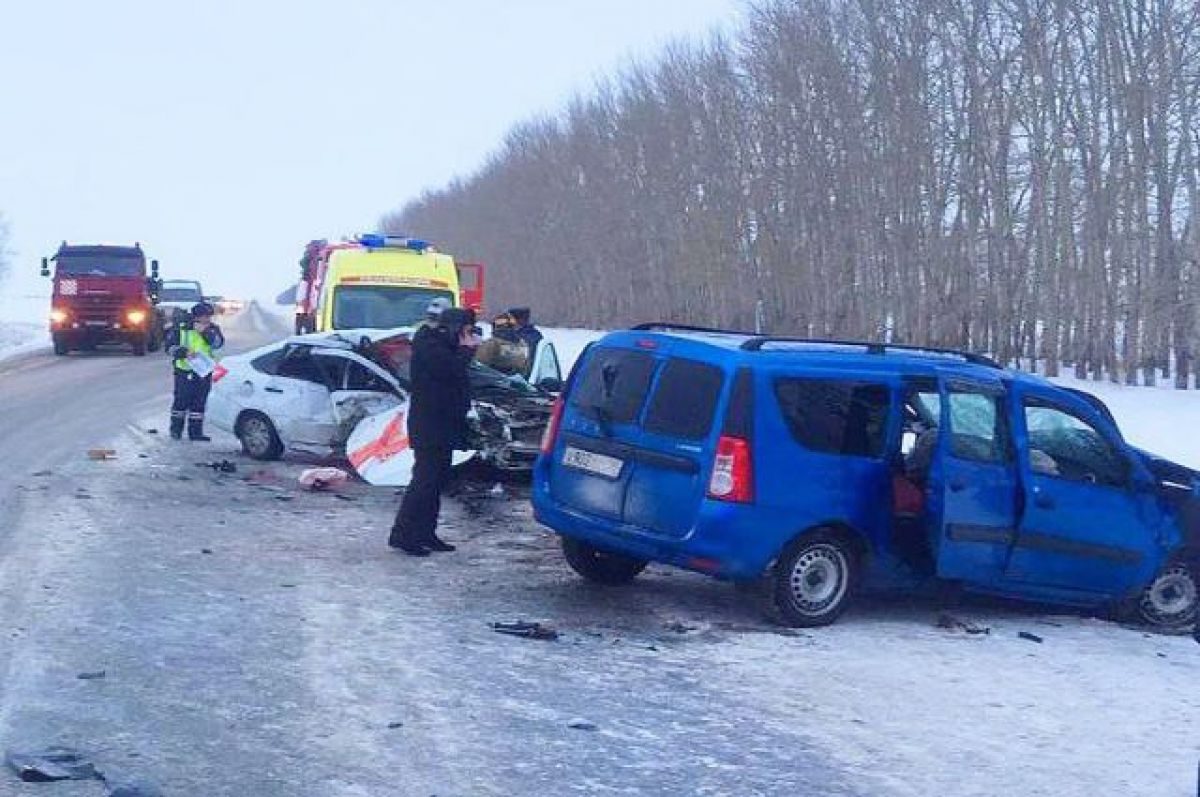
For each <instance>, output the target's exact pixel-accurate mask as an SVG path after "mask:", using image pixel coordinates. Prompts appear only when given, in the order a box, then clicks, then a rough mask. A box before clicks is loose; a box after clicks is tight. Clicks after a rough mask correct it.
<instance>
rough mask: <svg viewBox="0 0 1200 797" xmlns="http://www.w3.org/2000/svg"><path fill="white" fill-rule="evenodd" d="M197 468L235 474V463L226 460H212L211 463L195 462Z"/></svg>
mask: <svg viewBox="0 0 1200 797" xmlns="http://www.w3.org/2000/svg"><path fill="white" fill-rule="evenodd" d="M196 467H197V468H212V469H213V470H214V471H216V472H217V473H237V463H236V462H230V461H229V460H227V459H221V460H213V461H212V462H197V463H196Z"/></svg>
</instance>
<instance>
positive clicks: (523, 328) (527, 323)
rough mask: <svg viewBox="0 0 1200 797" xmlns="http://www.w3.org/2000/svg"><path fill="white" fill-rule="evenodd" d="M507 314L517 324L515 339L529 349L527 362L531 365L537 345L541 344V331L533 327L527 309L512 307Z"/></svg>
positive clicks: (530, 314)
mask: <svg viewBox="0 0 1200 797" xmlns="http://www.w3.org/2000/svg"><path fill="white" fill-rule="evenodd" d="M508 314H509V315H510V316H512V318H513V320H514V321H516V322H517V338H518V339H519V340H521V341H524V343H525V345H526V346H527V347H528V348H529V362H530V363H532V362H533V356H534V355H535V354H537V347H538V344H539V343H541V342H542V331H541V330H540V329H538V328H537V327H535V326H534V325H533V321H532V320H531V316H532V313H531V312H530V310H529V308H528V307H514V308H512V309H511V310H509V311H508Z"/></svg>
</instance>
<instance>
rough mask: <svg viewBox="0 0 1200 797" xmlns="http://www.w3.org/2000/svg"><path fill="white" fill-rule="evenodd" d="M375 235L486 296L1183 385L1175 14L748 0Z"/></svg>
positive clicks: (1197, 228) (1187, 85)
mask: <svg viewBox="0 0 1200 797" xmlns="http://www.w3.org/2000/svg"><path fill="white" fill-rule="evenodd" d="M746 11H747V13H746V18H745V24H744V25H743V26H742V27H741V28H740V29H739V30H737V31H736V32H735V33H734V34H733V35H731V36H727V37H719V36H718V37H713V38H711V39H709V40H707V41H704V42H700V43H686V42H680V43H674V44H672V45H670V46H668V47H666V48H664V50H663V52H662V53H661V54H660V55H659V56H658V57H657V58H655V59H653V60H651V61H646V62H643V63H639V64H634V65H632V66H630V67H629V68H627V69H625V70H623V71H622V72H620V73H619V74H617V75H615V76H614V77H613V78H612V79H611V80H607V81H603V82H601V83H600V84H599V85H597V86H596V87H595V88H594V89H593V90H592V91H591V92H588V93H586V94H583V95H580V96H578V97H576V98H575V99H574V100H572V101H571V102H570V103H569V104H568V105H567V107H566V108H565V109H564V110H563V111H562V112H561V113H560V114H557V115H555V116H552V117H548V118H541V119H535V120H531V121H529V122H527V123H525V124H522V125H519V126H518V127H516V128H514V129H513V130H512V131H511V132H510V133H509V135H508V137H507V139H506V140H505V141H504V143H503V144H502V146H501V147H500V148H499V149H498V150H497V152H496V153H495V154H494V155H493V157H492V158H490V159H489V161H488V162H487V163H486V164H485V165H484V166H483V168H481V169H480V170H479V171H478V172H477V173H476V174H474V175H472V176H471V177H469V178H466V179H463V180H459V181H455V182H453V183H451V184H450V185H448V186H446V187H445V188H443V189H440V190H437V191H432V192H429V193H427V194H425V195H424V196H422V197H420V198H419V199H417V200H415V201H413V202H410V203H409V204H408V205H406V206H405V207H404V208H403V209H402V210H401V211H399V212H398V213H396V214H394V215H393V216H391V217H389V218H388V219H387V222H386V223H387V224H388V225H389V227H390V228H392V229H401V228H403V229H407V230H411V231H413V232H415V233H420V234H422V235H425V236H429V237H432V238H435V239H436V240H438V241H439V242H440V243H441V244H442V245H443V246H444V248H446V249H447V250H449V251H452V252H453V253H455V255H457V256H459V257H462V258H465V259H483V260H485V261H487V262H489V263H490V264H491V266H492V271H491V275H492V286H493V288H494V290H493V291H491V292H490V295H489V301H490V302H492V303H493V304H494V305H497V306H503V305H506V304H512V303H518V302H519V303H523V304H525V303H528V304H533V305H535V306H537V308H538V311H539V314H540V315H541V317H542V318H543V319H546V320H548V321H556V322H559V323H575V324H587V325H591V326H612V325H617V324H623V323H626V322H630V321H636V320H644V319H647V318H665V319H676V320H687V321H691V322H697V323H709V324H714V325H722V326H732V327H739V328H749V327H751V326H753V325H754V324H755V323H756V321H758V322H761V321H765V323H766V324H767V325H768V327H769V328H770V329H771V330H772V331H777V332H789V333H796V334H802V335H822V336H825V335H844V336H853V337H859V338H890V339H903V340H907V341H912V342H917V343H939V344H951V345H958V346H965V347H971V348H975V349H980V350H986V351H988V352H991V353H993V354H994V355H995V356H997V357H998V358H1000V359H1001V360H1003V361H1005V362H1008V363H1012V364H1017V365H1021V366H1025V367H1033V366H1035V365H1040V366H1041V367H1043V368H1044V369H1045V370H1046V371H1047V372H1048V373H1051V374H1056V373H1058V372H1059V370H1060V368H1062V367H1073V369H1074V372H1075V374H1076V375H1077V376H1080V377H1084V376H1087V377H1091V378H1095V379H1101V378H1108V379H1112V380H1123V381H1128V382H1135V381H1143V382H1148V383H1152V382H1154V381H1155V380H1156V379H1158V378H1160V377H1172V376H1173V378H1174V382H1175V384H1176V385H1177V386H1179V387H1185V386H1187V385H1188V384H1189V380H1190V377H1191V373H1192V371H1194V370H1195V367H1194V365H1193V362H1192V358H1193V352H1194V351H1195V350H1196V343H1197V340H1196V337H1197V324H1196V318H1195V315H1196V300H1197V279H1198V276H1200V273H1198V269H1200V207H1198V205H1197V202H1198V199H1200V187H1198V186H1200V176H1198V168H1200V138H1198V134H1197V132H1196V129H1195V128H1196V120H1197V102H1198V99H1200V6H1198V5H1197V4H1196V3H1195V2H1194V0H913V1H912V2H910V3H904V4H898V3H889V2H884V0H760V2H756V3H753V4H751V5H748V6H747V9H746Z"/></svg>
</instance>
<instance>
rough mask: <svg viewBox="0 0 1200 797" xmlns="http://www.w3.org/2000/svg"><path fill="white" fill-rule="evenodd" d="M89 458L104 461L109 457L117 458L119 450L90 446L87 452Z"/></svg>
mask: <svg viewBox="0 0 1200 797" xmlns="http://www.w3.org/2000/svg"><path fill="white" fill-rule="evenodd" d="M87 458H88V459H91V460H95V461H97V462H102V461H104V460H108V459H116V458H117V452H116V450H115V449H112V448H89V449H88V452H87Z"/></svg>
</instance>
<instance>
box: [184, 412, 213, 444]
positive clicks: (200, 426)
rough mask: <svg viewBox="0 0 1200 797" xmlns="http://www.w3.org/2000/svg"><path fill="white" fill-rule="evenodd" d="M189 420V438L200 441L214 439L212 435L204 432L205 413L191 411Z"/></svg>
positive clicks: (204, 441)
mask: <svg viewBox="0 0 1200 797" xmlns="http://www.w3.org/2000/svg"><path fill="white" fill-rule="evenodd" d="M187 422H188V423H187V427H188V439H189V440H195V441H197V442H200V443H207V442H208V441H209V440H212V438H211V437H209V436H208V435H206V434H205V433H204V413H202V412H189V413H188V419H187Z"/></svg>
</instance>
